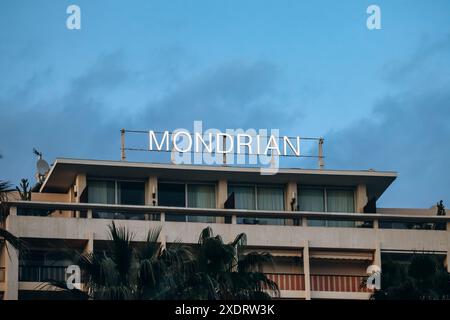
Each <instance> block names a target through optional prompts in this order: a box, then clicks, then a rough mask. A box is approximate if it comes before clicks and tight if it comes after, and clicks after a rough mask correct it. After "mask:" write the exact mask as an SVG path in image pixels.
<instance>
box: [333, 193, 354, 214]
mask: <svg viewBox="0 0 450 320" xmlns="http://www.w3.org/2000/svg"><path fill="white" fill-rule="evenodd" d="M327 211H328V212H355V203H354V200H353V190H348V189H327Z"/></svg>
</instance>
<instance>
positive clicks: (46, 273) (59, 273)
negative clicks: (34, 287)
mask: <svg viewBox="0 0 450 320" xmlns="http://www.w3.org/2000/svg"><path fill="white" fill-rule="evenodd" d="M66 268H67V267H65V266H35V265H21V266H19V281H25V282H49V281H66V280H67V274H66Z"/></svg>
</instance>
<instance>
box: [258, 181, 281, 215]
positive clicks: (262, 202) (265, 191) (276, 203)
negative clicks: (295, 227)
mask: <svg viewBox="0 0 450 320" xmlns="http://www.w3.org/2000/svg"><path fill="white" fill-rule="evenodd" d="M256 190H257V196H256V198H257V199H258V202H257V208H258V210H276V211H282V210H284V188H283V187H267V186H257V187H256Z"/></svg>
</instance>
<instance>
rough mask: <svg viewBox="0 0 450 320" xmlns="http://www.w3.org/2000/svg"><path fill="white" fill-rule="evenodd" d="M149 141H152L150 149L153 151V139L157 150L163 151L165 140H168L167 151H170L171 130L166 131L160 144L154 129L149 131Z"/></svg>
mask: <svg viewBox="0 0 450 320" xmlns="http://www.w3.org/2000/svg"><path fill="white" fill-rule="evenodd" d="M149 141H150V146H149V150H150V151H152V150H153V141H155V144H156V150H158V151H161V149H162V147H163V145H164V141H166V151H169V131H164V134H163V137H162V140H161V144H158V140H156V135H155V132H153V130H150V131H149Z"/></svg>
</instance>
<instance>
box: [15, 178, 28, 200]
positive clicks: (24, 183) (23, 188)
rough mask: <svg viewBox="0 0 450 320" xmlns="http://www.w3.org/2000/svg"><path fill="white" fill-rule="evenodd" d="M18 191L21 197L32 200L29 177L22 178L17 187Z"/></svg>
mask: <svg viewBox="0 0 450 320" xmlns="http://www.w3.org/2000/svg"><path fill="white" fill-rule="evenodd" d="M16 190H17V192H19V195H20V199H21V200H23V201H30V200H31V188H30V184H29V182H28V179H22V180H20V185H18V186H17V187H16Z"/></svg>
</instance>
